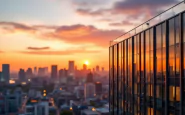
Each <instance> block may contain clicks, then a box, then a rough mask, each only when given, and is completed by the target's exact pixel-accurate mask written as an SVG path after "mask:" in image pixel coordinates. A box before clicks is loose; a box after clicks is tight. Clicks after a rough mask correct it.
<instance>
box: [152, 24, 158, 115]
mask: <svg viewBox="0 0 185 115" xmlns="http://www.w3.org/2000/svg"><path fill="white" fill-rule="evenodd" d="M153 57H154V58H153V66H154V67H153V68H154V70H153V71H154V72H153V73H154V75H153V77H154V81H153V86H154V87H153V88H154V90H153V91H154V92H153V94H154V97H153V101H154V115H156V64H157V63H156V62H157V60H156V27H154V29H153Z"/></svg>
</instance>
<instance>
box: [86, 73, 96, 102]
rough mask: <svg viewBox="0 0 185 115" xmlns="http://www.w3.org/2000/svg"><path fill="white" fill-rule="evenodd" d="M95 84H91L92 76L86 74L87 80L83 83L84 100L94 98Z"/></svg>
mask: <svg viewBox="0 0 185 115" xmlns="http://www.w3.org/2000/svg"><path fill="white" fill-rule="evenodd" d="M95 94H96V93H95V84H94V82H93V74H92V73H88V74H87V79H86V83H85V89H84V95H85V98H86V99H87V98H92V97H94V96H95Z"/></svg>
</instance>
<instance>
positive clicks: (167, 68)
mask: <svg viewBox="0 0 185 115" xmlns="http://www.w3.org/2000/svg"><path fill="white" fill-rule="evenodd" d="M165 85H166V86H165V87H166V89H165V90H166V91H165V92H166V100H165V115H169V111H168V108H169V21H166V83H165Z"/></svg>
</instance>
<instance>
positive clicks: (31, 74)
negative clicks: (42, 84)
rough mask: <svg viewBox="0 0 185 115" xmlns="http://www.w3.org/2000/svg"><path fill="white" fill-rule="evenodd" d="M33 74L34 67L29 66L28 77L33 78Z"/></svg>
mask: <svg viewBox="0 0 185 115" xmlns="http://www.w3.org/2000/svg"><path fill="white" fill-rule="evenodd" d="M32 76H33V72H32V68H28V69H27V71H26V77H27V78H31V77H32Z"/></svg>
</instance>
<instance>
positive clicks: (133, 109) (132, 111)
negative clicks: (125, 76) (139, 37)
mask: <svg viewBox="0 0 185 115" xmlns="http://www.w3.org/2000/svg"><path fill="white" fill-rule="evenodd" d="M134 45H135V44H134V37H132V113H133V114H134Z"/></svg>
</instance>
